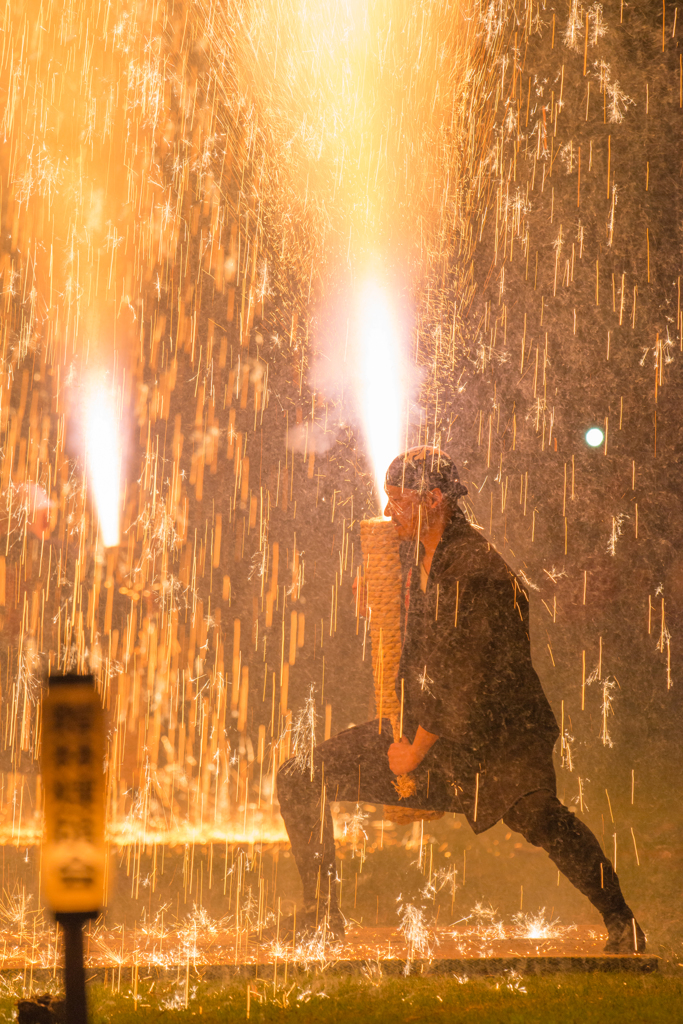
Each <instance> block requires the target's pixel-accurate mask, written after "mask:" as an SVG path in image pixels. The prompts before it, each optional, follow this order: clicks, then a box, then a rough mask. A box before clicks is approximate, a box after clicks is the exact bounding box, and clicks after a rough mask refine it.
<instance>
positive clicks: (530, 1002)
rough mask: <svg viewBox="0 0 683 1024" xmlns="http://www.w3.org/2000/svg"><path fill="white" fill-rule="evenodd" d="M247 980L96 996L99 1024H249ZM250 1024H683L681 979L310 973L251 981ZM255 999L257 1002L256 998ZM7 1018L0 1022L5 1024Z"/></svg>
mask: <svg viewBox="0 0 683 1024" xmlns="http://www.w3.org/2000/svg"><path fill="white" fill-rule="evenodd" d="M247 984H248V983H247V981H246V980H244V981H234V982H230V983H228V984H224V985H220V986H219V985H216V984H207V983H196V982H191V983H190V989H189V1004H188V1007H187V1008H185V997H186V991H185V985H184V980H183V979H182V978H181V981H180V984H176V982H175V979H173V981H172V982H170V981H168V979H166V980H164V981H160V980H157V981H155V982H153V983H151V982H149V981H148V982H144V983H143V982H141V983H140V985H139V988H138V1000H137V1003H138V1008H137V1010H136V1009H135V1001H134V1000H133V995H132V991H130V990H126V991H124V990H123V989H122V991H121V992H120V993H116V992H115V993H112V992H111V989H109V988H105V987H104V986H103V985H100V984H93V985H91V986H90V988H89V1001H90V1009H91V1021H92V1024H104V1022H105V1021H106V1022H107V1024H145V1022H147V1021H158V1020H161V1021H169V1022H171V1021H172V1022H173V1024H184V1022H189V1021H193V1022H197V1024H198V1022H199V1020H200V1019H201V1021H202V1024H218V1022H219V1021H220V1022H221V1024H224V1022H226V1021H228V1022H230V1021H240V1022H241V1021H246V1019H247V991H246V990H247ZM251 990H252V995H251V998H250V1016H249V1020H250V1022H252V1021H253V1022H256V1024H269V1022H271V1021H273V1022H275V1021H277V1022H278V1024H290V1022H297V1024H328V1022H329V1024H333V1022H334V1024H336V1022H342V1021H343V1022H344V1024H347V1022H350V1021H362V1024H380V1022H381V1024H393V1022H396V1024H399V1022H400V1024H410V1022H413V1021H414V1022H419V1024H431V1022H434V1024H436V1022H439V1024H441V1022H444V1024H445V1022H447V1021H449V1022H450V1021H458V1020H463V1021H464V1020H466V1021H467V1022H468V1024H473V1022H476V1024H484V1022H487V1024H489V1022H490V1024H536V1022H538V1024H553V1022H555V1021H557V1022H558V1024H560V1022H561V1024H612V1022H614V1024H616V1022H617V1021H618V1022H620V1024H622V1022H629V1024H630V1022H637V1024H660V1022H662V1024H664V1022H667V1024H670V1022H672V1021H676V1020H681V1019H683V977H679V976H673V975H664V974H654V975H641V976H637V975H624V974H615V975H606V974H593V975H587V974H579V973H577V974H556V975H551V976H546V977H525V978H522V977H520V976H518V975H514V974H508V975H506V976H502V977H500V978H486V979H475V980H472V981H466V982H465V981H464V980H463V981H459V980H458V979H457V978H455V977H450V978H434V977H426V978H420V977H414V978H398V979H383V980H379V979H378V978H372V977H369V978H366V979H348V978H347V979H341V978H334V977H327V976H324V975H323V976H320V975H317V976H313V975H308V976H304V977H300V978H298V979H296V980H292V979H290V981H289V982H288V984H287V987H286V988H285V989H279V990H278V991H277V992H276V993H273V987H272V985H267V984H265V983H264V982H262V981H259V982H258V983H257V982H254V981H252V982H251ZM254 991H256V992H257V993H258V996H256V995H254V994H253V993H254ZM15 1006H16V997H15V998H10V997H9V994H6V995H4V996H3V998H2V999H1V1000H0V1013H1V1014H2V1018H4V1019H5V1020H12V1019H13V1016H14V1008H15ZM2 1018H0V1019H2Z"/></svg>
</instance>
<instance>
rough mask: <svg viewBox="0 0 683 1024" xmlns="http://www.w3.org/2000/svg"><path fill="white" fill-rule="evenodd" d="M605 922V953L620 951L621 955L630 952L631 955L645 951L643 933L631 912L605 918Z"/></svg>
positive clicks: (617, 952)
mask: <svg viewBox="0 0 683 1024" xmlns="http://www.w3.org/2000/svg"><path fill="white" fill-rule="evenodd" d="M605 924H606V925H607V935H608V939H607V945H606V946H605V948H604V952H605V953H616V954H619V953H620V954H622V955H623V954H626V955H628V954H629V953H630V954H631V955H633V954H634V953H644V952H645V949H646V946H647V942H646V939H645V933H644V932H643V929H642V928H641V927H640V925H639V924H638V922H637V921H636V919H635V917H634V916H633V914H628V915H627V916H625V917H623V916H622V917H615V918H612V919H610V920H606V921H605Z"/></svg>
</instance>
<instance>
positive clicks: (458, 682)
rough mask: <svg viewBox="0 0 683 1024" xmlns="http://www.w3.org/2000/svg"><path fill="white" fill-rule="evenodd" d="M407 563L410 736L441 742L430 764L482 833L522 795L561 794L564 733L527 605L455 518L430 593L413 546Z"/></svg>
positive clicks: (506, 573)
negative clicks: (558, 767) (538, 668)
mask: <svg viewBox="0 0 683 1024" xmlns="http://www.w3.org/2000/svg"><path fill="white" fill-rule="evenodd" d="M421 556H422V552H420V558H421ZM402 560H403V566H404V607H405V615H404V620H403V649H402V656H401V664H400V667H399V674H398V681H397V692H398V698H399V700H400V699H401V680H403V702H404V703H403V716H404V733H405V734H406V735H407V736H408V737H409V738H411V739H412V738H413V736H414V734H415V731H416V729H417V727H418V725H421V726H422V727H423V728H424V729H426V730H427V732H430V733H435V734H436V735H437V736H439V741H438V742H437V743H436V744H435V745H434V747H433V748H432V751H430V755H431V756H430V758H429V759H430V762H431V763H432V764H434V765H435V768H437V769H438V770H439V771H440V772H444V773H446V774H447V775H448V777H449V781H450V784H451V786H452V787H453V792H454V795H455V794H457V799H458V801H459V804H460V807H461V809H462V811H463V812H464V813H465V814H466V816H467V818H468V820H469V822H470V824H471V825H472V827H473V829H474V831H475V832H482V831H484V830H485V829H487V828H490V826H491V825H493V824H495V822H496V821H497V820H498V819H499V818H501V817H502V816H503V814H504V813H505V812H506V811H507V810H508V809H509V807H511V806H512V804H513V803H514V802H515V801H516V800H518V799H519V798H520V797H521V796H524V795H525V794H526V793H530V792H533V791H534V790H537V789H551V790H552V791H553V793H554V792H555V773H554V768H553V763H552V750H553V746H554V744H555V741H556V739H557V737H558V735H559V729H558V727H557V722H556V721H555V717H554V715H553V712H552V710H551V708H550V705H549V703H548V700H547V698H546V696H545V693H544V692H543V689H542V688H541V683H540V680H539V678H538V676H537V674H536V672H535V671H534V668H533V665H532V664H531V651H530V643H529V602H528V597H527V594H526V592H525V590H524V589H523V588H522V586H521V585H520V583H519V581H518V579H517V577H516V576H515V575H514V573H513V572H512V570H511V569H510V568H509V566H508V565H506V563H505V562H504V561H503V559H502V558H501V557H500V555H499V554H498V552H497V551H496V550H495V549H494V548H493V547H491V545H490V544H488V543H487V541H486V540H485V539H484V537H482V536H481V534H480V533H478V531H477V530H475V529H474V528H473V527H471V526H470V525H469V524H468V523H467V520H466V519H465V517H464V516H463V514H462V513H461V512H460V511H459V510H458V512H457V513H456V515H455V516H454V518H453V519H452V520H451V521H450V523H449V524H448V525H447V527H446V529H445V531H444V534H443V537H442V538H441V541H440V543H439V545H438V547H437V549H436V551H435V552H434V558H433V561H432V565H431V570H430V574H429V578H428V581H427V589H426V592H425V593H424V594H423V593H422V591H421V589H420V566H419V564H416V562H415V547H414V545H403V546H402Z"/></svg>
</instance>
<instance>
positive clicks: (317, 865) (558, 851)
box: [277, 722, 629, 922]
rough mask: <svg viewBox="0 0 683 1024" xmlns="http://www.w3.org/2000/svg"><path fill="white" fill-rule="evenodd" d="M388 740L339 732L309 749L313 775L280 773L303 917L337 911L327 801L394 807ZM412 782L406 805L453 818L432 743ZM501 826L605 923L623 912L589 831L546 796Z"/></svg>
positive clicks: (526, 803) (533, 798) (364, 728)
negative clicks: (552, 867)
mask: <svg viewBox="0 0 683 1024" xmlns="http://www.w3.org/2000/svg"><path fill="white" fill-rule="evenodd" d="M390 743H391V737H390V736H388V735H387V733H386V732H383V733H382V734H378V727H377V722H368V723H366V724H365V725H360V726H356V727H355V728H353V729H347V730H346V731H345V732H342V733H339V734H338V735H337V736H335V737H334V738H333V739H331V740H328V741H327V742H326V743H323V744H321V745H320V746H318V747H316V748H315V752H314V756H313V769H312V771H311V767H310V765H309V766H308V767H307V768H305V769H302V768H301V767H300V766H299V765H298V764H297V761H296V760H295V759H294V758H292V759H291V760H290V761H287V762H285V764H283V765H282V767H281V768H280V770H279V772H278V776H277V788H278V799H279V802H280V812H281V814H282V817H283V819H284V822H285V826H286V828H287V834H288V835H289V839H290V842H291V844H292V853H293V854H294V859H295V861H296V865H297V868H298V869H299V874H300V876H301V881H302V884H303V895H304V906H305V907H306V909H307V910H312V909H313V907H318V909H320V908H321V906H322V907H324V908H327V909H329V910H334V909H336V907H337V894H336V886H335V880H336V865H335V850H334V832H333V827H332V814H331V811H330V801H337V800H342V801H353V802H361V803H373V804H398V802H399V801H398V797H397V794H396V791H395V789H394V786H393V783H394V781H395V778H396V777H395V775H394V774H393V773H392V771H391V769H390V768H389V761H388V758H387V750H388V747H389V744H390ZM413 774H414V776H415V778H416V781H417V791H416V794H415V796H413V797H411V798H410V803H409V806H411V807H415V808H430V809H434V810H444V811H458V810H459V806H458V804H457V803H456V802H455V800H456V798H455V797H454V790H453V787H452V785H451V780H450V778H449V777H448V776H446V775H445V774H443V773H442V772H440V771H439V757H438V743H436V744H435V745H434V747H433V748H432V750H431V751H430V753H429V754H428V755H427V757H426V758H425V760H424V761H423V762H422V764H421V765H420V766H419V767H418V768H417V769H416V771H415V773H413ZM503 822H504V823H505V824H506V825H507V826H508V828H510V829H512V830H513V831H514V832H519V833H520V834H521V835H522V836H523V837H524V838H525V839H526V840H527V842H529V843H531V844H532V845H533V846H540V847H541V848H542V849H543V850H545V851H546V853H547V854H548V856H549V857H550V859H551V860H552V861H553V863H554V864H556V865H557V867H558V869H559V870H560V871H561V872H562V874H563V875H564V876H565V877H566V878H568V879H569V881H570V882H571V883H572V884H573V885H575V886H576V888H577V889H578V890H579V891H580V892H582V893H583V894H584V896H587V897H588V899H589V900H590V901H591V903H592V904H593V906H594V907H595V908H596V909H597V910H598V911H599V912H600V913H601V914H602V916H603V918H604V919H605V920H606V922H609V921H610V920H611V919H614V918H618V917H621V916H623V915H626V914H627V913H628V912H629V911H628V907H627V906H626V903H625V902H624V897H623V895H622V893H621V888H620V886H619V879H618V878H617V875H616V873H615V871H614V869H613V867H612V864H611V862H610V861H609V860H608V858H607V857H605V855H604V853H603V852H602V849H601V847H600V844H599V843H598V841H597V839H596V838H595V836H594V835H593V833H592V832H591V830H590V829H589V828H588V827H587V826H586V825H585V824H584V823H583V822H582V821H581V819H580V818H578V817H577V816H576V815H575V814H572V813H571V812H570V811H569V810H568V809H567V808H566V807H565V806H564V804H562V803H560V801H559V800H558V799H557V797H556V796H555V794H554V793H552V792H550V790H547V789H540V790H536V791H535V792H533V793H528V794H527V795H526V796H523V797H521V799H519V800H517V802H516V803H515V804H514V805H513V806H512V807H510V808H509V810H508V811H507V812H506V813H505V814H504V816H503Z"/></svg>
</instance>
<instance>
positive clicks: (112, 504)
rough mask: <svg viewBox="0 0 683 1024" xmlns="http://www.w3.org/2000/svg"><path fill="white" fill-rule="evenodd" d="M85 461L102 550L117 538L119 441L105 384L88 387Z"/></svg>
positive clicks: (109, 396) (115, 421)
mask: <svg viewBox="0 0 683 1024" xmlns="http://www.w3.org/2000/svg"><path fill="white" fill-rule="evenodd" d="M85 458H86V466H87V471H88V477H89V481H90V488H91V491H92V495H93V500H94V502H95V507H96V509H97V516H98V519H99V521H100V533H101V536H102V543H103V544H104V546H105V548H112V547H116V545H117V544H118V543H119V539H120V532H121V527H120V508H119V505H120V501H121V494H120V482H121V438H120V430H119V416H118V414H117V410H116V403H115V400H114V396H113V394H112V393H111V391H110V390H109V389H108V388H107V387H106V386H105V385H92V386H91V387H89V388H88V392H87V398H86V401H85Z"/></svg>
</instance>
